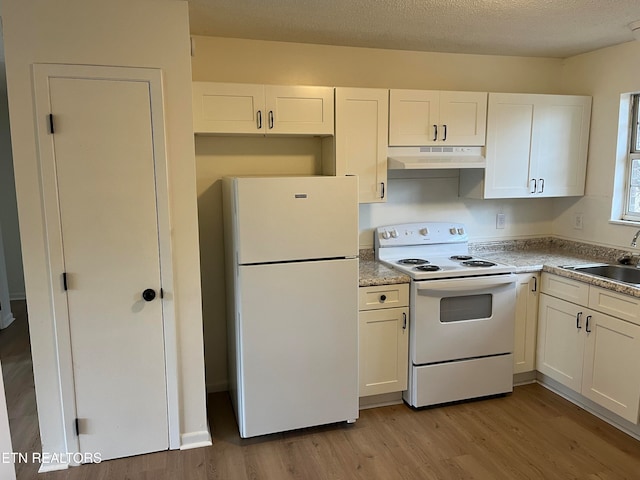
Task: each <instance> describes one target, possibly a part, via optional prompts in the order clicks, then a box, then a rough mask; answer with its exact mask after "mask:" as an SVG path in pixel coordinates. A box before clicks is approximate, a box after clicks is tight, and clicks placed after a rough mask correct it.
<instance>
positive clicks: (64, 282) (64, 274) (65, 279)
mask: <svg viewBox="0 0 640 480" xmlns="http://www.w3.org/2000/svg"><path fill="white" fill-rule="evenodd" d="M62 288H64V291H65V292H66V291H67V290H69V286H68V285H67V272H63V273H62Z"/></svg>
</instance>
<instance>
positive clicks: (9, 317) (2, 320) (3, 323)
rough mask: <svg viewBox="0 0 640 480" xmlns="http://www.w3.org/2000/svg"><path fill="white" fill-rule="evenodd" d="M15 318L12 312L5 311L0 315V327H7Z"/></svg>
mask: <svg viewBox="0 0 640 480" xmlns="http://www.w3.org/2000/svg"><path fill="white" fill-rule="evenodd" d="M1 312H2V310H0V315H2V313H1ZM14 320H15V318H14V316H13V314H12V313H11V312H7V313H6V314H3V315H2V317H0V329H2V328H7V327H8V326H9V325H11V324H12V323H13V321H14Z"/></svg>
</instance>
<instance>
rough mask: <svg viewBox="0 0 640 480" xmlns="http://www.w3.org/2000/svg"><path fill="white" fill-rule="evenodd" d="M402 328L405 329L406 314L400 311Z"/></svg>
mask: <svg viewBox="0 0 640 480" xmlns="http://www.w3.org/2000/svg"><path fill="white" fill-rule="evenodd" d="M402 319H403V320H402V329H403V330H406V329H407V314H406V313H404V312H402Z"/></svg>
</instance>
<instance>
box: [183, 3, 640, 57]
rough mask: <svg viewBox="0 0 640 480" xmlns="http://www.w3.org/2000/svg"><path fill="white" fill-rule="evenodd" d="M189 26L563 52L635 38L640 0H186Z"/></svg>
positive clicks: (433, 46) (251, 34) (253, 35)
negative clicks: (633, 28) (632, 25)
mask: <svg viewBox="0 0 640 480" xmlns="http://www.w3.org/2000/svg"><path fill="white" fill-rule="evenodd" d="M189 14H190V23H191V33H192V34H194V35H209V36H216V37H234V38H249V39H259V40H276V41H284V42H300V43H317V44H326V45H346V46H355V47H373V48H389V49H399V50H421V51H430V52H450V53H476V54H493V55H523V56H537V57H559V58H565V57H569V56H572V55H576V54H579V53H584V52H588V51H591V50H596V49H598V48H602V47H606V46H610V45H616V44H619V43H624V42H628V41H631V40H633V35H632V34H631V31H630V29H629V28H628V24H629V23H631V22H632V21H634V20H640V0H448V1H445V0H189Z"/></svg>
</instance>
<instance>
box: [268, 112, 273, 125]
mask: <svg viewBox="0 0 640 480" xmlns="http://www.w3.org/2000/svg"><path fill="white" fill-rule="evenodd" d="M271 128H273V110H269V129H271Z"/></svg>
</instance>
